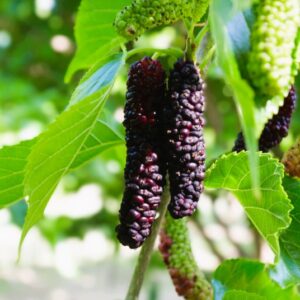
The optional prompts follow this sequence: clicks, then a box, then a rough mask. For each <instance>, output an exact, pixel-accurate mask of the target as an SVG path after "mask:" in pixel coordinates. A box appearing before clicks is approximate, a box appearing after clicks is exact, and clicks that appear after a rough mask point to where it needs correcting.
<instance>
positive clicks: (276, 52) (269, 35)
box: [248, 0, 300, 97]
mask: <svg viewBox="0 0 300 300" xmlns="http://www.w3.org/2000/svg"><path fill="white" fill-rule="evenodd" d="M256 15H257V18H256V22H255V24H254V27H253V31H252V35H251V51H250V54H249V61H248V71H249V75H250V77H251V80H252V83H253V85H254V86H255V87H256V88H257V89H258V91H259V92H260V93H261V94H262V95H264V96H267V97H273V96H283V97H285V96H287V94H288V90H289V87H290V86H291V85H292V84H293V81H294V76H293V74H292V73H293V70H292V68H293V58H292V54H293V51H294V48H295V46H296V45H295V42H296V35H297V30H298V27H299V24H300V4H299V0H262V1H259V3H258V4H257V6H256ZM287 29H288V30H287Z"/></svg>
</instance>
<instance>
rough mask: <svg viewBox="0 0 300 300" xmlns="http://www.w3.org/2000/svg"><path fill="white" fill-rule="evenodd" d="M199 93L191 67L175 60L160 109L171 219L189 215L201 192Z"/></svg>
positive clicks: (195, 71) (201, 93)
mask: <svg viewBox="0 0 300 300" xmlns="http://www.w3.org/2000/svg"><path fill="white" fill-rule="evenodd" d="M203 89H204V82H203V80H202V79H201V77H200V74H199V71H198V68H197V67H196V66H195V65H194V63H193V62H190V61H183V60H179V61H178V62H177V63H176V64H175V66H174V69H173V71H172V72H171V74H170V78H169V95H168V97H167V103H166V104H165V109H164V118H165V132H166V139H167V151H166V153H167V156H168V157H167V163H168V171H169V177H170V191H171V202H170V204H169V211H170V213H171V215H172V216H173V217H174V218H182V217H185V216H190V215H192V213H193V212H194V210H195V209H196V206H197V202H198V200H199V197H200V194H201V192H202V191H203V180H204V174H205V144H204V139H203V133H202V129H203V126H204V123H205V120H204V117H203V110H204V90H203Z"/></svg>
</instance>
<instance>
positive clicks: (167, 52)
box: [126, 48, 183, 60]
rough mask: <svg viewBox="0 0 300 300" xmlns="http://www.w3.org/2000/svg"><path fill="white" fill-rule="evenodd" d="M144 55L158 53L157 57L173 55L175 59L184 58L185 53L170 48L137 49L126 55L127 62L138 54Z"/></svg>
mask: <svg viewBox="0 0 300 300" xmlns="http://www.w3.org/2000/svg"><path fill="white" fill-rule="evenodd" d="M140 53H143V55H145V54H147V55H153V53H157V55H172V56H175V57H182V56H183V51H182V50H181V49H179V48H168V49H158V48H135V49H133V50H130V51H129V52H127V54H126V60H128V59H129V58H131V57H132V56H134V55H136V54H140Z"/></svg>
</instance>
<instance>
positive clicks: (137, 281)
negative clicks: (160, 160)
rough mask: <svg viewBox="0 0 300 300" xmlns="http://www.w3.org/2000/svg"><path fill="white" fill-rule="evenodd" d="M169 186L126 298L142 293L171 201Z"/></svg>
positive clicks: (128, 299)
mask: <svg viewBox="0 0 300 300" xmlns="http://www.w3.org/2000/svg"><path fill="white" fill-rule="evenodd" d="M167 190H168V189H167V188H166V189H165V192H164V195H163V197H162V201H161V204H160V207H159V210H158V212H159V217H158V219H157V220H156V221H155V223H154V224H153V227H152V233H151V235H150V236H149V238H148V239H147V240H146V241H145V243H144V245H143V247H142V249H141V252H140V255H139V258H138V262H137V265H136V267H135V270H134V273H133V275H132V278H131V282H130V285H129V289H128V292H127V296H126V299H125V300H138V296H139V293H140V290H141V288H142V284H143V281H144V276H145V272H146V270H147V268H148V265H149V262H150V258H151V255H152V252H153V248H154V243H155V240H156V237H157V235H158V233H159V229H160V227H161V224H162V221H163V219H164V216H165V214H166V211H167V207H168V204H169V201H170V196H169V193H168V192H167Z"/></svg>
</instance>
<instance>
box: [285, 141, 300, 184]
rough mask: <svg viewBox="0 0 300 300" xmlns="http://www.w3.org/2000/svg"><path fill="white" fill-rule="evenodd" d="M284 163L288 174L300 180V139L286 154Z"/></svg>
mask: <svg viewBox="0 0 300 300" xmlns="http://www.w3.org/2000/svg"><path fill="white" fill-rule="evenodd" d="M282 163H283V164H284V166H285V171H286V173H287V174H289V175H290V176H293V177H298V178H300V139H299V140H298V141H297V142H296V144H295V145H294V146H293V147H292V148H291V149H290V150H288V151H287V152H286V153H285V155H284V157H283V159H282Z"/></svg>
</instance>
